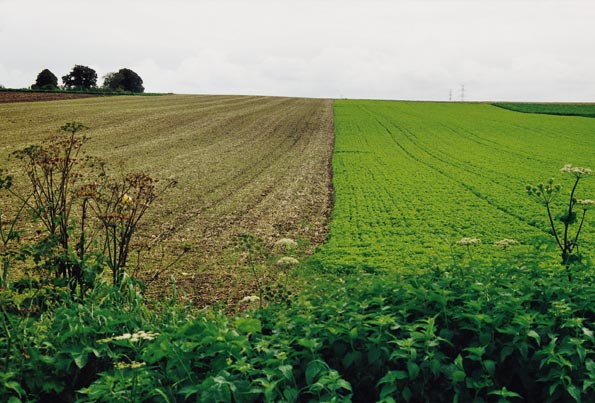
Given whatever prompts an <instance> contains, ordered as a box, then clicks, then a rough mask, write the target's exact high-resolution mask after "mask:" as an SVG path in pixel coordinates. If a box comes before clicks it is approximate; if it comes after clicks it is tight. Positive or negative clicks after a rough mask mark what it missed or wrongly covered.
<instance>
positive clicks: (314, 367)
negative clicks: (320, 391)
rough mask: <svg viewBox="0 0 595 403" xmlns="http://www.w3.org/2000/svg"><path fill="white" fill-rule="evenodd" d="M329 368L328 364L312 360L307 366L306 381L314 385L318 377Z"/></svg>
mask: <svg viewBox="0 0 595 403" xmlns="http://www.w3.org/2000/svg"><path fill="white" fill-rule="evenodd" d="M327 369H328V367H327V365H326V364H325V363H324V362H322V361H320V360H314V361H310V362H309V363H308V365H307V366H306V383H307V384H308V385H312V384H313V383H314V381H315V380H316V379H318V377H319V376H320V375H321V374H322V373H323V372H324V371H326V370H327Z"/></svg>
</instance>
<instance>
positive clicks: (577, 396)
mask: <svg viewBox="0 0 595 403" xmlns="http://www.w3.org/2000/svg"><path fill="white" fill-rule="evenodd" d="M566 391H567V392H568V394H569V395H570V396H572V398H573V399H574V400H575V401H576V402H577V403H580V402H581V391H580V390H579V388H578V387H576V386H575V385H570V386H568V388H567V389H566Z"/></svg>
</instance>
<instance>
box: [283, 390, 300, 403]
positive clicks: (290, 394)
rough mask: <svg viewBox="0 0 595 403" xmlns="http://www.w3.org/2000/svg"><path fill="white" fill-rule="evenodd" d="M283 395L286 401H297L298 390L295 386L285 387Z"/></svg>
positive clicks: (288, 402) (290, 402)
mask: <svg viewBox="0 0 595 403" xmlns="http://www.w3.org/2000/svg"><path fill="white" fill-rule="evenodd" d="M283 397H284V398H285V400H287V403H293V402H297V399H298V390H297V389H296V388H285V389H283Z"/></svg>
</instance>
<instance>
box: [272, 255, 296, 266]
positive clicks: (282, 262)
mask: <svg viewBox="0 0 595 403" xmlns="http://www.w3.org/2000/svg"><path fill="white" fill-rule="evenodd" d="M298 264H300V261H299V260H297V259H296V258H294V257H291V256H285V257H282V258H281V259H279V260H277V262H276V263H275V265H276V266H279V267H284V268H290V267H294V266H297V265H298Z"/></svg>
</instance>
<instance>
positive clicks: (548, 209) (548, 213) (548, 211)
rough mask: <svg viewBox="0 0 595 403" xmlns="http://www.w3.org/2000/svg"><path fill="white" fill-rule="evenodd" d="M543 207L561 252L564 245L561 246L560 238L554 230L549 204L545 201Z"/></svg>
mask: <svg viewBox="0 0 595 403" xmlns="http://www.w3.org/2000/svg"><path fill="white" fill-rule="evenodd" d="M545 208H546V209H547V216H548V218H549V219H550V226H551V227H552V232H553V233H554V237H555V238H556V242H557V243H558V246H559V247H560V250H561V251H562V253H564V247H563V246H562V243H561V242H560V238H559V237H558V232H557V231H556V226H555V225H554V219H553V218H552V212H551V210H550V204H549V203H546V204H545Z"/></svg>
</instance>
